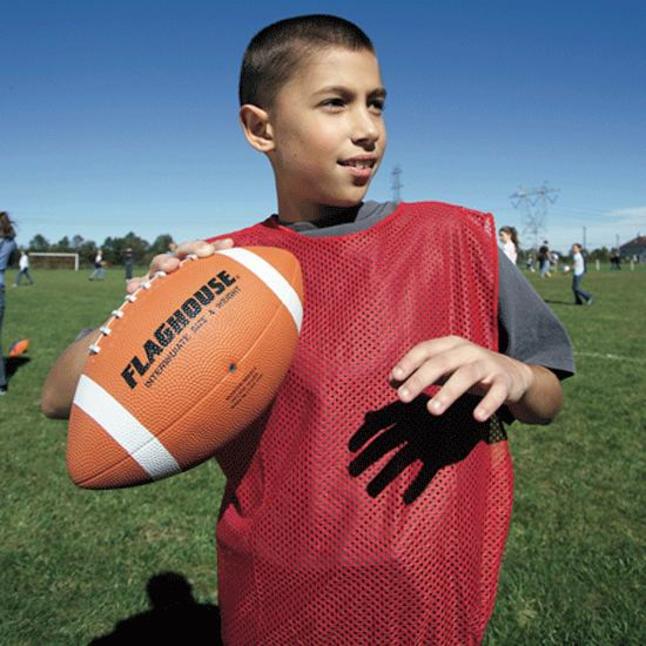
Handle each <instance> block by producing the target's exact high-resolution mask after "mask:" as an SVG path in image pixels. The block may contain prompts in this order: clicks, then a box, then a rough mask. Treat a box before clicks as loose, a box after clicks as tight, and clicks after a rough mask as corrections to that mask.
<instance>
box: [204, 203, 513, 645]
mask: <svg viewBox="0 0 646 646" xmlns="http://www.w3.org/2000/svg"><path fill="white" fill-rule="evenodd" d="M233 238H234V240H235V243H236V245H251V244H254V245H273V246H277V247H282V248H285V249H288V250H289V251H291V252H292V253H294V254H295V255H296V256H297V257H298V258H299V260H300V262H301V265H302V269H303V275H304V281H305V284H304V287H305V299H304V320H303V328H302V333H301V339H300V342H299V347H298V349H297V353H296V357H295V360H294V363H293V365H292V367H291V369H290V371H289V373H288V375H287V377H286V379H285V381H284V382H283V385H282V386H281V389H280V391H279V395H278V396H277V398H276V399H275V401H274V403H273V405H272V407H271V408H270V409H269V410H268V411H267V412H266V413H265V414H264V415H263V417H262V418H261V419H259V420H258V421H257V422H256V423H255V424H254V425H253V426H252V427H251V428H249V429H247V431H246V432H245V433H243V434H242V435H241V436H239V437H238V438H237V439H236V440H235V441H233V442H231V443H230V444H228V445H227V446H226V447H225V448H224V449H223V450H222V451H221V453H220V454H219V456H218V459H219V461H220V464H221V466H222V468H223V470H224V472H225V474H226V476H227V490H226V493H225V497H224V500H223V503H222V509H221V514H220V519H219V522H218V528H217V539H218V571H219V595H220V607H221V612H222V627H223V638H224V640H225V643H231V644H301V643H303V644H468V643H478V642H479V641H480V640H481V639H482V636H483V634H484V630H485V627H486V623H487V621H488V619H489V617H490V615H491V612H492V609H493V603H494V598H495V590H496V585H497V578H498V571H499V566H500V560H501V556H502V551H503V548H504V543H505V539H506V536H507V530H508V524H509V517H510V513H511V499H512V471H511V462H510V457H509V453H508V449H507V442H506V439H505V436H504V432H503V430H502V427H501V426H500V424H499V423H498V421H497V420H495V419H494V420H493V421H492V422H490V423H485V424H480V423H476V422H475V421H474V420H473V416H472V412H473V408H474V406H475V403H474V401H473V398H470V397H468V396H465V397H463V398H462V399H461V400H460V401H459V402H457V403H456V404H455V405H454V406H452V407H451V408H450V409H449V411H447V413H445V414H444V415H442V416H441V417H439V418H435V417H432V416H431V415H430V414H429V413H428V412H427V411H426V408H425V403H426V401H427V400H428V397H429V396H430V395H432V393H433V392H434V388H433V387H431V388H429V389H428V391H426V392H425V393H424V394H423V395H420V397H418V398H417V399H416V400H415V401H413V402H411V403H409V404H403V403H401V402H399V401H398V399H397V397H396V393H395V391H394V389H393V388H392V386H391V385H390V384H389V383H388V376H389V374H390V371H391V369H392V367H393V366H394V365H395V362H396V361H397V360H398V359H399V358H400V357H401V356H402V355H403V354H404V353H405V352H406V351H408V350H409V349H410V348H411V347H412V346H413V345H414V344H416V343H419V342H421V341H424V340H428V339H432V338H436V337H441V336H445V335H450V334H454V335H459V336H462V337H465V338H467V339H470V340H471V341H473V342H475V343H478V344H480V345H482V346H484V347H487V348H490V349H494V350H495V349H496V344H497V337H498V333H497V300H498V295H497V276H498V268H497V250H496V231H495V227H494V223H493V220H492V218H491V216H489V215H485V214H481V213H477V212H473V211H468V210H466V209H462V208H459V207H454V206H450V205H446V204H440V203H418V204H401V205H400V206H399V207H398V208H397V209H396V210H395V211H394V212H393V213H392V214H391V215H389V216H388V217H386V218H385V219H384V220H382V221H381V222H379V223H378V224H376V225H375V226H373V227H372V228H370V229H368V230H366V231H362V232H359V233H353V234H348V235H344V236H336V237H317V238H308V237H306V236H304V235H302V234H298V233H295V232H293V231H291V230H289V229H286V228H284V227H282V226H280V225H279V224H278V223H277V221H276V220H275V219H269V220H267V221H266V222H264V223H262V224H260V225H256V226H254V227H251V228H249V229H246V230H243V231H240V232H238V233H237V234H234V235H233Z"/></svg>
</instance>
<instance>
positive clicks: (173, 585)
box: [90, 572, 222, 646]
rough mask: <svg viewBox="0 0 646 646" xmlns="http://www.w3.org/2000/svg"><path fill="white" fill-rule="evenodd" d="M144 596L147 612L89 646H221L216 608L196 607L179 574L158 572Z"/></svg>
mask: <svg viewBox="0 0 646 646" xmlns="http://www.w3.org/2000/svg"><path fill="white" fill-rule="evenodd" d="M146 592H147V593H148V599H149V600H150V606H151V608H150V610H146V611H145V612H141V613H139V614H137V615H133V616H132V617H128V618H127V619H122V620H121V621H119V622H117V625H116V626H115V629H114V630H113V631H112V632H111V633H110V634H108V635H103V636H101V637H96V638H95V639H93V640H92V641H91V642H90V646H121V645H122V644H123V645H124V646H125V644H182V643H186V644H191V645H193V644H195V645H201V644H204V645H205V646H206V645H207V644H209V645H210V646H217V645H218V644H222V639H221V637H220V611H219V608H218V607H217V606H214V605H213V604H210V603H197V602H196V601H195V599H194V598H193V591H192V589H191V584H190V583H189V582H188V581H187V580H186V579H185V578H184V577H183V576H182V575H181V574H177V573H176V572H161V573H160V574H156V575H155V576H152V577H151V578H150V579H149V580H148V583H147V584H146Z"/></svg>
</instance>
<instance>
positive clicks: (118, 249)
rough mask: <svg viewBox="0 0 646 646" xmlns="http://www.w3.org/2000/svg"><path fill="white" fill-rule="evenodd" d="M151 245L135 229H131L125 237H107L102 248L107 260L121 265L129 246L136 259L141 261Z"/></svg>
mask: <svg viewBox="0 0 646 646" xmlns="http://www.w3.org/2000/svg"><path fill="white" fill-rule="evenodd" d="M149 246H150V245H149V244H148V242H147V241H146V240H144V239H143V238H140V237H139V236H138V235H137V234H136V233H135V232H134V231H130V232H129V233H127V234H126V235H125V236H124V237H123V238H113V237H108V238H106V239H105V241H104V242H103V246H102V247H101V248H102V249H103V257H104V259H105V260H107V261H108V262H109V263H110V264H112V265H120V264H121V263H122V262H123V256H124V252H125V250H126V249H127V248H130V249H132V252H133V255H134V257H135V261H140V260H142V259H143V258H145V256H146V253H147V252H148V248H149Z"/></svg>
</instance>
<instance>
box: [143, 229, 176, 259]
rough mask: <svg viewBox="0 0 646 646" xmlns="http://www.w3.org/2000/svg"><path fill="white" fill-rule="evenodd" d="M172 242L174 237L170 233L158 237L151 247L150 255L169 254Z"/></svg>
mask: <svg viewBox="0 0 646 646" xmlns="http://www.w3.org/2000/svg"><path fill="white" fill-rule="evenodd" d="M171 242H173V236H172V235H171V234H170V233H162V234H161V235H159V236H157V237H156V238H155V242H153V243H152V245H150V249H149V253H150V255H151V256H158V255H159V254H162V253H168V251H169V246H170V244H171Z"/></svg>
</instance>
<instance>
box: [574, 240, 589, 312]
mask: <svg viewBox="0 0 646 646" xmlns="http://www.w3.org/2000/svg"><path fill="white" fill-rule="evenodd" d="M581 250H582V247H581V245H580V244H579V243H578V242H575V243H574V244H573V245H572V258H573V261H574V262H573V267H572V291H573V292H574V302H575V303H576V304H577V305H583V304H584V303H586V304H587V305H592V294H590V293H589V292H586V291H584V290H583V289H581V282H582V281H583V274H585V261H584V260H583V254H582V253H581Z"/></svg>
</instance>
